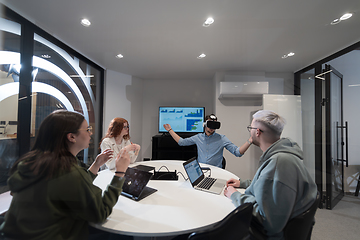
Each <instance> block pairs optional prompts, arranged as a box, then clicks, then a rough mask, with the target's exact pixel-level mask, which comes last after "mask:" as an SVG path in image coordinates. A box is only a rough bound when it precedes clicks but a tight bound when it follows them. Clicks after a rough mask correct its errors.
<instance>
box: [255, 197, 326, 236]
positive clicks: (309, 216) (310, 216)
mask: <svg viewBox="0 0 360 240" xmlns="http://www.w3.org/2000/svg"><path fill="white" fill-rule="evenodd" d="M319 204H320V193H319V192H318V193H317V196H316V200H315V202H314V203H313V205H312V206H311V207H310V208H309V209H308V210H306V211H305V212H303V213H302V214H300V215H298V216H296V217H294V218H292V219H290V220H289V221H288V223H287V224H286V226H285V227H284V230H283V232H284V239H285V240H310V238H311V233H312V229H313V226H314V225H315V218H314V216H315V213H316V210H317V208H318V207H319ZM256 220H257V219H256V218H253V220H252V222H251V228H250V235H251V239H256V240H266V239H267V238H268V237H267V236H266V233H265V230H264V228H263V227H262V225H261V224H259V222H258V221H256Z"/></svg>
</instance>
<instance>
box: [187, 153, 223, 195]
mask: <svg viewBox="0 0 360 240" xmlns="http://www.w3.org/2000/svg"><path fill="white" fill-rule="evenodd" d="M183 166H184V168H185V172H186V174H187V175H188V177H189V180H190V183H191V185H192V186H193V187H194V188H195V189H197V190H201V191H205V192H210V193H215V194H220V193H221V192H222V190H223V189H224V187H225V184H226V180H224V179H217V178H210V177H205V175H204V173H203V171H202V170H201V167H200V164H199V162H198V160H197V159H196V158H195V157H193V158H191V159H189V160H187V161H186V162H184V163H183Z"/></svg>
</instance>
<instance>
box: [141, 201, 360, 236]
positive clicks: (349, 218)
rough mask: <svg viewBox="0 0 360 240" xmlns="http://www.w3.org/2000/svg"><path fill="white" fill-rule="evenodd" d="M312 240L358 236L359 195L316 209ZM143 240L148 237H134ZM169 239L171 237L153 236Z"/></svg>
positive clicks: (359, 231)
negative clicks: (329, 206)
mask: <svg viewBox="0 0 360 240" xmlns="http://www.w3.org/2000/svg"><path fill="white" fill-rule="evenodd" d="M315 221H316V223H315V226H314V229H313V232H312V237H311V239H312V240H353V239H359V238H360V197H355V196H353V195H345V196H344V197H343V199H342V200H341V201H340V202H339V203H338V204H337V205H336V206H335V207H334V208H333V209H332V210H328V209H318V210H317V211H316V214H315ZM134 239H135V240H144V239H149V238H134ZM154 239H157V240H170V239H171V238H154Z"/></svg>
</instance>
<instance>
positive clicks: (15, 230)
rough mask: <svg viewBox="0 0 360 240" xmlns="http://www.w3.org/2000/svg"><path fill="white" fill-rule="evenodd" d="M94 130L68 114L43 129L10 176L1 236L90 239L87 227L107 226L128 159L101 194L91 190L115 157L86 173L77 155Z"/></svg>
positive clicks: (56, 115)
mask: <svg viewBox="0 0 360 240" xmlns="http://www.w3.org/2000/svg"><path fill="white" fill-rule="evenodd" d="M91 135H92V132H91V127H89V126H88V123H87V121H86V120H85V119H84V116H83V115H81V114H79V113H76V112H69V111H66V110H59V111H55V112H53V113H51V114H50V115H49V116H47V117H46V118H45V119H44V121H43V122H42V123H41V125H40V128H39V132H38V134H37V136H36V140H35V144H34V147H33V148H32V150H31V151H30V152H29V153H27V154H25V155H24V156H23V157H21V158H20V159H19V160H18V161H17V162H16V163H15V164H14V166H13V167H12V169H11V170H10V173H11V176H10V177H9V179H8V185H9V188H10V190H11V194H12V196H13V199H12V202H11V205H10V208H9V211H8V212H7V213H6V216H5V222H4V223H3V224H2V225H1V226H0V231H1V232H2V234H3V235H5V237H8V238H11V239H67V240H68V239H74V240H75V239H76V240H78V239H87V238H88V223H89V222H94V223H99V222H103V221H105V220H106V218H107V217H108V216H109V215H110V213H111V211H112V208H113V206H114V205H115V204H116V202H117V200H118V197H119V195H120V193H121V191H122V186H123V183H124V175H125V171H126V169H127V168H128V165H129V164H130V157H129V154H128V152H127V151H126V149H124V150H123V151H122V152H121V153H120V154H119V155H118V157H117V158H116V160H115V169H116V172H115V175H114V177H113V179H112V181H111V183H110V184H109V185H108V187H107V189H106V190H105V192H104V194H102V190H101V189H100V188H98V187H96V186H95V185H93V183H92V182H93V180H94V179H95V177H96V176H97V172H98V169H99V167H100V166H101V165H103V164H104V163H105V162H106V161H107V160H109V159H110V158H112V154H113V152H112V151H111V150H106V151H104V152H102V153H101V154H99V155H98V156H97V157H96V159H95V161H94V162H93V164H92V165H91V166H90V168H89V169H88V170H86V169H84V168H82V167H80V166H79V165H78V163H79V160H78V159H77V158H76V155H77V154H78V153H79V152H80V151H81V150H83V149H85V148H88V147H89V142H90V139H91Z"/></svg>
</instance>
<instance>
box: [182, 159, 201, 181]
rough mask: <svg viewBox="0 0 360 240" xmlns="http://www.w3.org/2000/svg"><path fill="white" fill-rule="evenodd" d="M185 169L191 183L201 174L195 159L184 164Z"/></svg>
mask: <svg viewBox="0 0 360 240" xmlns="http://www.w3.org/2000/svg"><path fill="white" fill-rule="evenodd" d="M185 171H186V173H187V175H188V176H189V179H190V181H191V182H192V183H194V182H195V181H196V180H197V179H198V178H199V177H200V176H201V175H202V170H201V168H200V165H199V164H198V162H197V161H192V162H190V163H189V164H187V165H186V166H185Z"/></svg>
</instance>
